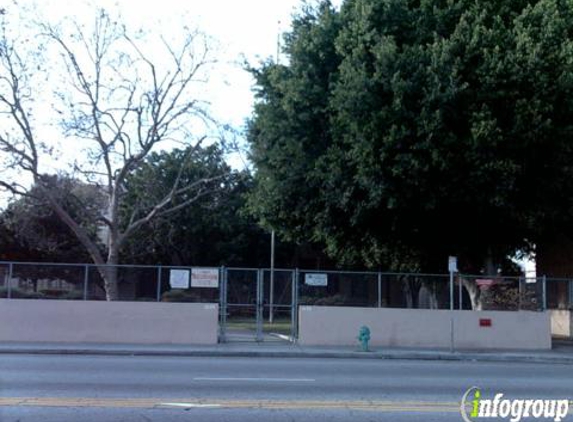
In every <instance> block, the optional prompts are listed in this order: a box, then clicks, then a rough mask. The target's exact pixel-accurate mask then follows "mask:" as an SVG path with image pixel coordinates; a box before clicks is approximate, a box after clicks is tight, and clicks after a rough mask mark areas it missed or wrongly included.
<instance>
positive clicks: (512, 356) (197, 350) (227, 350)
mask: <svg viewBox="0 0 573 422" xmlns="http://www.w3.org/2000/svg"><path fill="white" fill-rule="evenodd" d="M0 354H66V355H125V356H206V357H215V356H222V357H281V358H351V359H405V360H447V361H482V362H532V363H553V364H573V343H572V342H556V344H555V345H554V349H553V350H550V351H487V352H482V351H471V350H467V351H454V352H450V351H449V350H438V349H406V348H382V347H375V348H373V349H372V350H371V351H370V352H362V351H360V350H359V349H358V348H357V347H304V346H299V345H293V344H289V343H286V342H285V343H282V342H280V343H277V342H267V343H265V342H262V343H255V342H235V343H224V344H218V345H214V346H187V345H167V344H161V345H137V344H99V343H2V344H0Z"/></svg>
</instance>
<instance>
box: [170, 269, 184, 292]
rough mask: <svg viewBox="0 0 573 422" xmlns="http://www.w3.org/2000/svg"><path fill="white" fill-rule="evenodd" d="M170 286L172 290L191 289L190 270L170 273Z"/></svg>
mask: <svg viewBox="0 0 573 422" xmlns="http://www.w3.org/2000/svg"><path fill="white" fill-rule="evenodd" d="M169 285H170V286H171V288H172V289H188V288H189V270H171V271H169Z"/></svg>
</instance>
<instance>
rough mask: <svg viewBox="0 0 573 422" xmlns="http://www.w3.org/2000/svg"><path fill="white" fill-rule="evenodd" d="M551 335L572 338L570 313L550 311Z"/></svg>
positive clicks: (572, 317) (571, 317)
mask: <svg viewBox="0 0 573 422" xmlns="http://www.w3.org/2000/svg"><path fill="white" fill-rule="evenodd" d="M549 313H550V314H551V334H553V335H554V336H559V337H572V336H573V333H572V332H571V326H572V322H573V321H572V319H573V316H572V315H571V311H559V310H551V311H549Z"/></svg>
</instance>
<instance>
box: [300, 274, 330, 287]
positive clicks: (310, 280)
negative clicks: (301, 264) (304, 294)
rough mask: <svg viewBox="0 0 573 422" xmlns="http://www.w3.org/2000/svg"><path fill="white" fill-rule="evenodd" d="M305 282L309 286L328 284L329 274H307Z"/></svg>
mask: <svg viewBox="0 0 573 422" xmlns="http://www.w3.org/2000/svg"><path fill="white" fill-rule="evenodd" d="M304 284H307V285H309V286H328V274H314V273H308V274H305V275H304Z"/></svg>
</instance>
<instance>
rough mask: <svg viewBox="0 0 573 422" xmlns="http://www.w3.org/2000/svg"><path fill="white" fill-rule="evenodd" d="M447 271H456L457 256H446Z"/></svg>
mask: <svg viewBox="0 0 573 422" xmlns="http://www.w3.org/2000/svg"><path fill="white" fill-rule="evenodd" d="M448 271H449V272H451V273H457V272H458V257H457V256H450V257H448Z"/></svg>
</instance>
